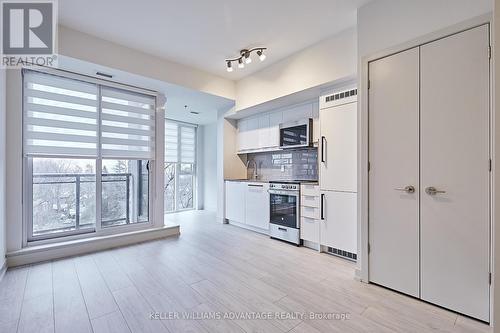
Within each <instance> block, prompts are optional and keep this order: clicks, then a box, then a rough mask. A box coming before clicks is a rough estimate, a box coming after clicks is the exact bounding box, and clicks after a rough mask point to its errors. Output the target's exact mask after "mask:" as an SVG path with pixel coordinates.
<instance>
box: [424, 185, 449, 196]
mask: <svg viewBox="0 0 500 333" xmlns="http://www.w3.org/2000/svg"><path fill="white" fill-rule="evenodd" d="M425 193H427V194H428V195H436V194H438V193H446V191H441V190H437V189H436V188H435V187H433V186H430V187H427V188H426V189H425Z"/></svg>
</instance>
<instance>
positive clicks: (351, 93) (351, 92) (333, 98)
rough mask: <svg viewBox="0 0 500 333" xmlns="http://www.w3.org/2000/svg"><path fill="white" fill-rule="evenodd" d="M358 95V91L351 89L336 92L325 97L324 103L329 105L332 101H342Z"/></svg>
mask: <svg viewBox="0 0 500 333" xmlns="http://www.w3.org/2000/svg"><path fill="white" fill-rule="evenodd" d="M356 95H358V89H356V88H355V89H351V90H346V91H342V92H338V93H335V94H332V95H328V96H326V97H325V103H330V102H333V101H337V100H339V99H344V98H348V97H352V96H356Z"/></svg>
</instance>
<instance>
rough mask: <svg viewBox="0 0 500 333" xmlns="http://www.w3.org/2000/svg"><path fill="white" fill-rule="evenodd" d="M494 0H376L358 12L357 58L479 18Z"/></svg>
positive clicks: (489, 9) (488, 9)
mask: <svg viewBox="0 0 500 333" xmlns="http://www.w3.org/2000/svg"><path fill="white" fill-rule="evenodd" d="M492 9H493V0H418V1H401V0H376V1H372V2H369V3H368V4H366V5H365V6H363V7H361V8H360V9H359V10H358V54H359V57H360V58H362V57H363V56H366V55H370V54H373V53H376V52H378V51H382V50H384V49H387V48H389V47H392V46H395V45H398V44H401V43H404V42H407V41H410V40H412V39H415V38H417V37H420V36H422V35H425V34H428V33H431V32H434V31H437V30H440V29H443V28H445V27H448V26H450V25H453V24H456V23H459V22H462V21H465V20H467V19H470V18H473V17H475V16H479V15H482V14H485V13H488V12H491V11H492Z"/></svg>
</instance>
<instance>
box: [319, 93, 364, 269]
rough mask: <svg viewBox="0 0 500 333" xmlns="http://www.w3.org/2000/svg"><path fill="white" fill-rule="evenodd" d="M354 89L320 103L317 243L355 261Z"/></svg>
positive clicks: (355, 163)
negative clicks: (318, 239) (318, 231)
mask: <svg viewBox="0 0 500 333" xmlns="http://www.w3.org/2000/svg"><path fill="white" fill-rule="evenodd" d="M357 112H358V111H357V89H356V88H354V87H353V88H349V89H344V90H341V91H337V92H335V93H333V94H331V95H326V96H322V97H321V100H320V111H319V118H320V135H321V137H320V144H319V152H318V155H320V156H319V159H320V163H319V180H320V181H319V183H320V193H321V197H320V215H321V216H320V218H321V219H320V243H321V245H323V246H326V247H329V248H330V251H333V253H336V254H340V255H342V256H344V257H347V258H350V259H354V260H356V259H357Z"/></svg>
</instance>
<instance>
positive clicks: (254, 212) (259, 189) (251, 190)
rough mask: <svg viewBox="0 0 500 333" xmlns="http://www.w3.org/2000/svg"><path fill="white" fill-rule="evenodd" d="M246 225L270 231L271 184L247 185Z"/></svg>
mask: <svg viewBox="0 0 500 333" xmlns="http://www.w3.org/2000/svg"><path fill="white" fill-rule="evenodd" d="M246 187H247V188H246V206H245V223H246V224H248V225H251V226H253V227H256V228H260V229H264V230H269V213H270V204H269V192H268V190H269V184H267V183H246Z"/></svg>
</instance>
